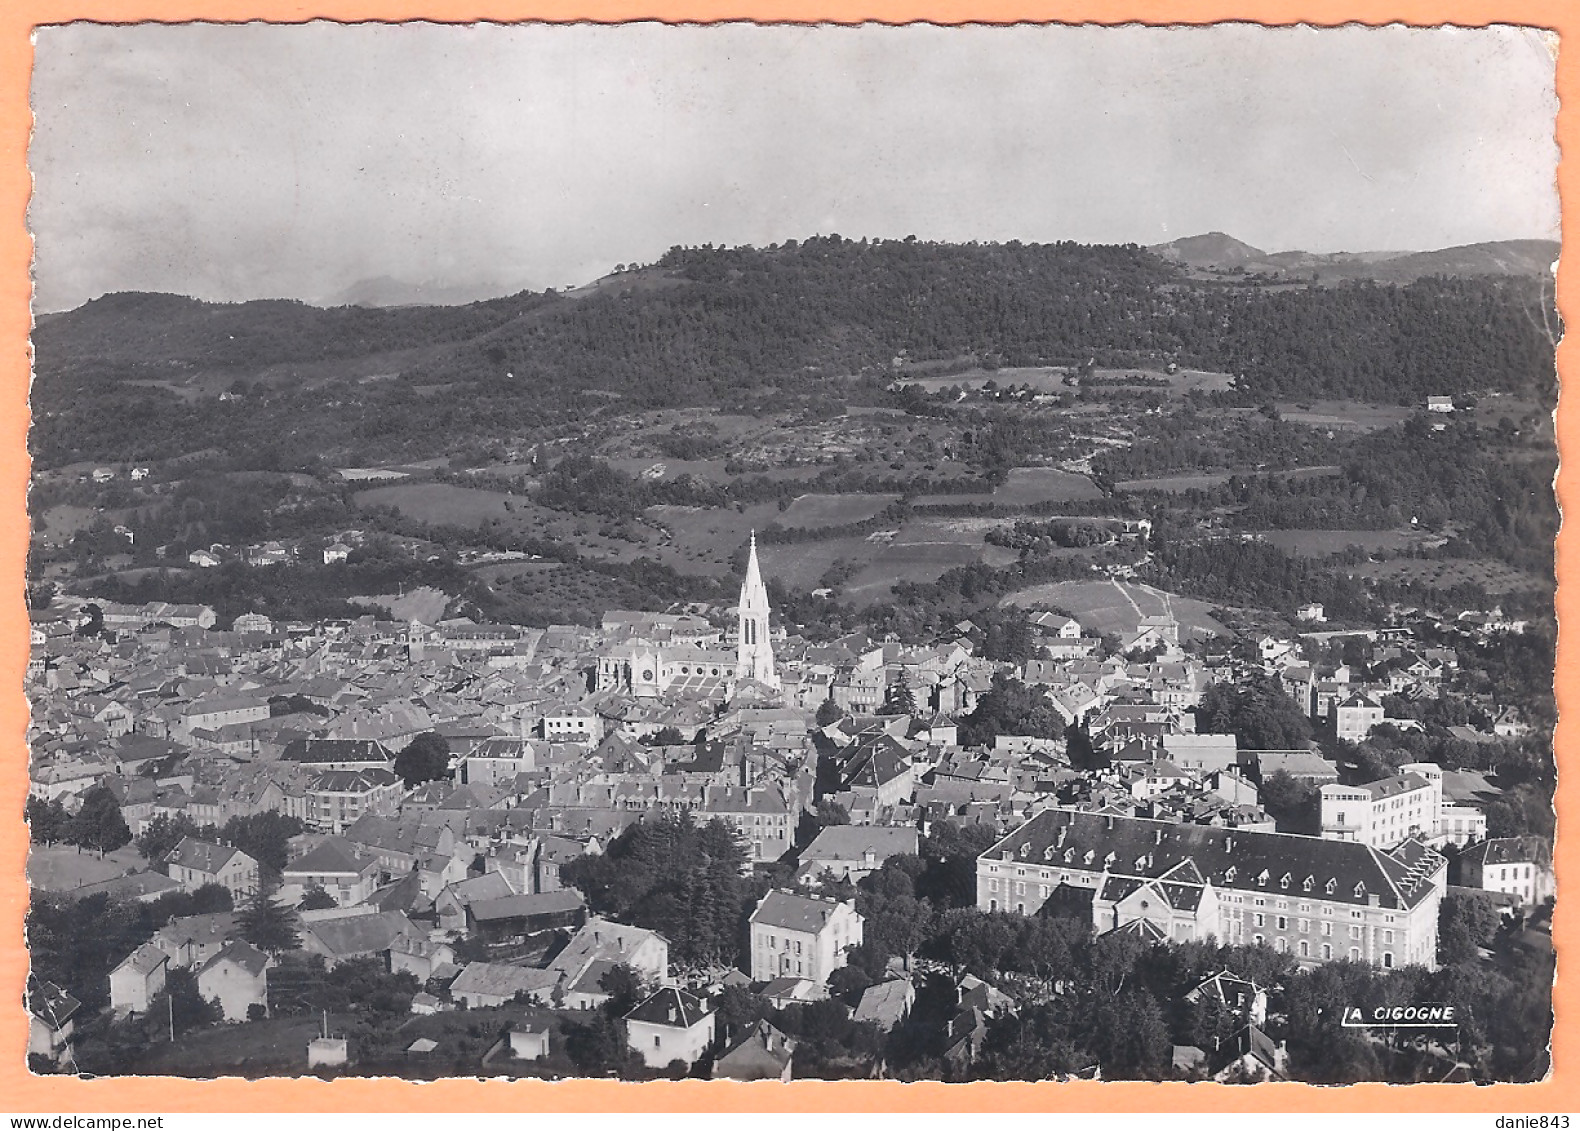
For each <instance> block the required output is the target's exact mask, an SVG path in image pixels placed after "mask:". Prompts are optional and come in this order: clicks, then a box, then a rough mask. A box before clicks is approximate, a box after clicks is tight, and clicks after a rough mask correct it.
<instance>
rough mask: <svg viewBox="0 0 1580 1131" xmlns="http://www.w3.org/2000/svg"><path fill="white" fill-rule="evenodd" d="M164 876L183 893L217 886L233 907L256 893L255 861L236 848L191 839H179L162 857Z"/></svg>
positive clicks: (256, 864) (256, 866)
mask: <svg viewBox="0 0 1580 1131" xmlns="http://www.w3.org/2000/svg"><path fill="white" fill-rule="evenodd" d="M165 874H166V875H168V876H169V877H170V878H171V879H172V880H174V881H175V882H176V883H178V884H180V885H181V886H182V888H183V889H185V890H186V891H196V890H197V889H198V888H200V887H203V886H204V885H205V884H218V885H219V886H220V887H222V888H224V889H225V890H226V891H228V892H230V894H231V897H232V898H233V899H234V900H235V902H236V903H237V904H241V903H242V902H244V901H245V900H247V899H249V898H251V897H252V895H253V894H254V893H255V892H257V890H258V862H257V861H256V860H254V859H253V858H252V857H251V856H248V855H247V854H246V853H245V852H243V851H241V849H239V848H231V847H229V846H228V845H223V844H211V843H210V842H208V841H205V840H198V839H196V838H195V837H190V836H189V837H182V838H181V843H180V844H178V845H176V846H175V848H173V849H171V850H170V855H169V856H167V857H165Z"/></svg>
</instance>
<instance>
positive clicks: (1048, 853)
mask: <svg viewBox="0 0 1580 1131" xmlns="http://www.w3.org/2000/svg"><path fill="white" fill-rule="evenodd" d="M1042 858H1043V859H1044V860H1052V859H1053V845H1051V844H1050V845H1049V846H1048V847H1047V848H1044V849H1043V850H1042Z"/></svg>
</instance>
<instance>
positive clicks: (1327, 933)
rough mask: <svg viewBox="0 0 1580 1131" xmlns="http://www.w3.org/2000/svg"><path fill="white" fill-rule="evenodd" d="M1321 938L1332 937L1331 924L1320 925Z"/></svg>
mask: <svg viewBox="0 0 1580 1131" xmlns="http://www.w3.org/2000/svg"><path fill="white" fill-rule="evenodd" d="M1322 937H1323V938H1332V937H1333V924H1332V923H1323V924H1322Z"/></svg>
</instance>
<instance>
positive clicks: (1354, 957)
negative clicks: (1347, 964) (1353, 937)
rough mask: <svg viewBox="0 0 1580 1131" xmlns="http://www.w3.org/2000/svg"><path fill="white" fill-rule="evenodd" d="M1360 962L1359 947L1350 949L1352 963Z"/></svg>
mask: <svg viewBox="0 0 1580 1131" xmlns="http://www.w3.org/2000/svg"><path fill="white" fill-rule="evenodd" d="M1360 960H1361V948H1360V947H1358V946H1352V947H1350V961H1351V962H1359V961H1360Z"/></svg>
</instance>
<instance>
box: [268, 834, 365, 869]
mask: <svg viewBox="0 0 1580 1131" xmlns="http://www.w3.org/2000/svg"><path fill="white" fill-rule="evenodd" d="M377 864H378V861H377V860H376V859H375V858H374V857H372V856H368V855H364V854H363V853H362V852H361V851H360V850H359V849H358V848H356V847H355V846H354V845H352V844H349V843H348V842H346V841H344V840H342V839H340V838H339V837H334V836H331V837H325V838H324V839H323V840H321V841H319V842H318V846H317V847H316V848H314V849H312V850H311V851H310V852H308V853H307V854H306V855H304V856H301V857H299V858H298V859H295V860H292V861H291V862H290V863H289V864H288V865H286V868H285V872H286V874H287V875H290V874H291V873H293V872H294V873H298V874H309V875H318V874H324V875H333V874H336V873H343V874H347V875H360V874H361V873H363V872H365V871H367V870H368V869H369V868H372V867H375V866H376V865H377Z"/></svg>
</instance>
